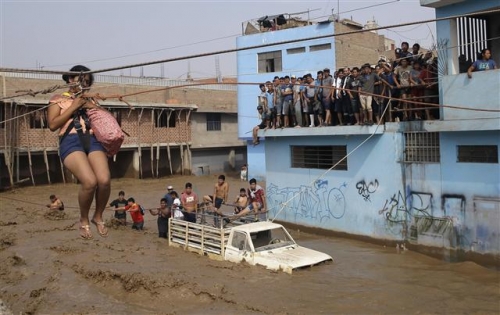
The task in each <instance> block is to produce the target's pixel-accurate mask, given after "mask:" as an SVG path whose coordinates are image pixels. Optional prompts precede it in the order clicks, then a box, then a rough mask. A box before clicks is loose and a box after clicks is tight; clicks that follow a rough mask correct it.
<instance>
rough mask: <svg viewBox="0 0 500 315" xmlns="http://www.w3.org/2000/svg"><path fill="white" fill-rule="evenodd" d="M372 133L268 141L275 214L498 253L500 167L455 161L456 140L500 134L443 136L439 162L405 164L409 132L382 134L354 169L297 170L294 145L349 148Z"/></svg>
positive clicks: (351, 160) (483, 140)
mask: <svg viewBox="0 0 500 315" xmlns="http://www.w3.org/2000/svg"><path fill="white" fill-rule="evenodd" d="M365 138H366V136H349V137H339V136H337V137H315V138H305V137H297V138H291V137H282V138H273V139H267V143H266V165H267V194H268V208H269V209H270V212H271V217H274V216H276V215H277V218H278V219H279V220H283V221H285V222H290V223H294V224H299V225H304V226H313V227H320V228H324V229H329V230H333V231H337V232H346V233H349V234H356V235H363V236H368V237H373V238H377V239H389V240H407V241H410V242H413V243H415V244H423V245H428V246H435V247H447V248H450V247H451V248H461V249H464V250H466V251H468V250H472V249H473V248H474V250H475V251H478V252H481V253H494V254H499V253H500V241H499V238H498V235H499V234H500V209H499V207H500V186H499V174H500V167H499V164H498V163H497V164H484V163H457V155H456V153H457V145H467V144H477V145H481V144H489V145H499V146H500V143H499V139H500V133H499V132H498V131H482V132H470V133H469V132H457V133H454V132H449V133H442V134H441V135H440V139H441V163H425V164H416V163H411V164H405V163H402V162H401V161H402V160H403V154H404V139H403V134H401V133H393V132H386V133H384V134H383V135H376V136H375V137H373V138H372V139H370V140H369V141H368V142H367V143H366V144H364V145H363V146H362V147H360V148H359V149H358V150H357V151H355V152H354V153H353V154H352V155H350V156H349V157H348V160H347V161H348V171H329V172H327V171H326V170H317V169H300V168H291V167H290V165H291V154H290V145H347V151H348V152H350V151H352V150H353V149H354V148H355V147H356V146H357V145H359V144H360V143H361V142H362V141H363V140H364V139H365Z"/></svg>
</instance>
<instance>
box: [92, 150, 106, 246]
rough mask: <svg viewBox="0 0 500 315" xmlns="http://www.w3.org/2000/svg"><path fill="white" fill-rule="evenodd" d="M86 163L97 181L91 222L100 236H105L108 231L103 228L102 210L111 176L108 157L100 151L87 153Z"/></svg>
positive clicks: (104, 206) (104, 205)
mask: <svg viewBox="0 0 500 315" xmlns="http://www.w3.org/2000/svg"><path fill="white" fill-rule="evenodd" d="M88 161H89V162H90V166H91V167H92V170H93V173H94V174H95V177H96V180H97V189H96V191H95V212H94V215H93V217H92V220H91V222H92V223H94V224H95V225H96V227H97V230H98V232H99V234H100V235H101V236H107V234H108V230H107V228H106V227H105V226H104V220H103V218H102V214H103V212H104V208H106V205H107V203H108V200H109V194H110V192H111V184H110V181H111V180H110V178H111V174H110V172H109V165H108V157H107V156H106V153H104V152H102V151H93V152H90V153H89V155H88Z"/></svg>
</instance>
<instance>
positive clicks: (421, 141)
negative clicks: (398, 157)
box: [404, 132, 441, 163]
mask: <svg viewBox="0 0 500 315" xmlns="http://www.w3.org/2000/svg"><path fill="white" fill-rule="evenodd" d="M404 153H405V157H404V161H405V162H406V163H439V162H440V161H441V155H440V146H439V132H406V133H405V152H404Z"/></svg>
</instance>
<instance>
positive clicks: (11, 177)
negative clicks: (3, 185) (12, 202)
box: [3, 81, 14, 187]
mask: <svg viewBox="0 0 500 315" xmlns="http://www.w3.org/2000/svg"><path fill="white" fill-rule="evenodd" d="M4 88H5V81H4ZM4 104H5V103H4ZM6 112H7V111H6ZM9 112H10V115H9V118H12V102H10V111H9ZM7 124H8V125H7ZM7 126H9V128H12V121H8V122H5V123H4V130H5V132H4V134H3V137H4V155H3V157H4V160H5V165H6V166H7V172H9V180H10V187H14V175H13V174H12V162H11V152H10V150H11V148H10V147H11V146H10V145H8V142H7V133H9V134H10V135H12V130H11V132H7ZM9 140H10V141H12V139H9Z"/></svg>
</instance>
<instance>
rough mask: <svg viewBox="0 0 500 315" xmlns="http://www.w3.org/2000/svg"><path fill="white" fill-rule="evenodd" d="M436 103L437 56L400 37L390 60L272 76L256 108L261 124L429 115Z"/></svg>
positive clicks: (380, 120)
mask: <svg viewBox="0 0 500 315" xmlns="http://www.w3.org/2000/svg"><path fill="white" fill-rule="evenodd" d="M438 103H439V98H438V78H437V58H436V56H434V55H433V54H432V52H431V51H428V52H425V53H422V52H420V46H419V45H418V44H414V45H413V47H412V50H411V51H409V44H408V43H407V42H403V43H402V45H401V48H398V49H396V50H395V58H394V60H393V61H392V62H391V61H386V60H383V59H381V60H379V61H378V63H377V64H376V65H371V64H369V63H365V64H363V65H361V66H359V67H358V66H355V67H342V68H339V69H338V70H337V71H334V72H333V73H332V72H331V71H330V69H328V68H325V69H323V70H320V71H317V73H316V74H315V76H313V74H311V73H308V74H305V75H304V76H302V77H297V76H295V75H291V76H284V77H278V76H276V77H274V79H273V80H272V81H267V82H265V83H264V84H261V85H260V94H259V96H258V108H257V109H258V112H259V115H260V117H261V118H262V123H261V124H260V125H259V126H260V127H259V128H262V129H263V128H283V127H285V128H286V127H323V126H343V125H373V124H376V123H380V124H383V123H384V122H386V121H410V120H422V119H425V120H432V119H436V118H438V117H437V116H438V114H439V113H438V110H437V106H434V105H433V104H438ZM387 107H389V108H387ZM386 108H387V110H386Z"/></svg>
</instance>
